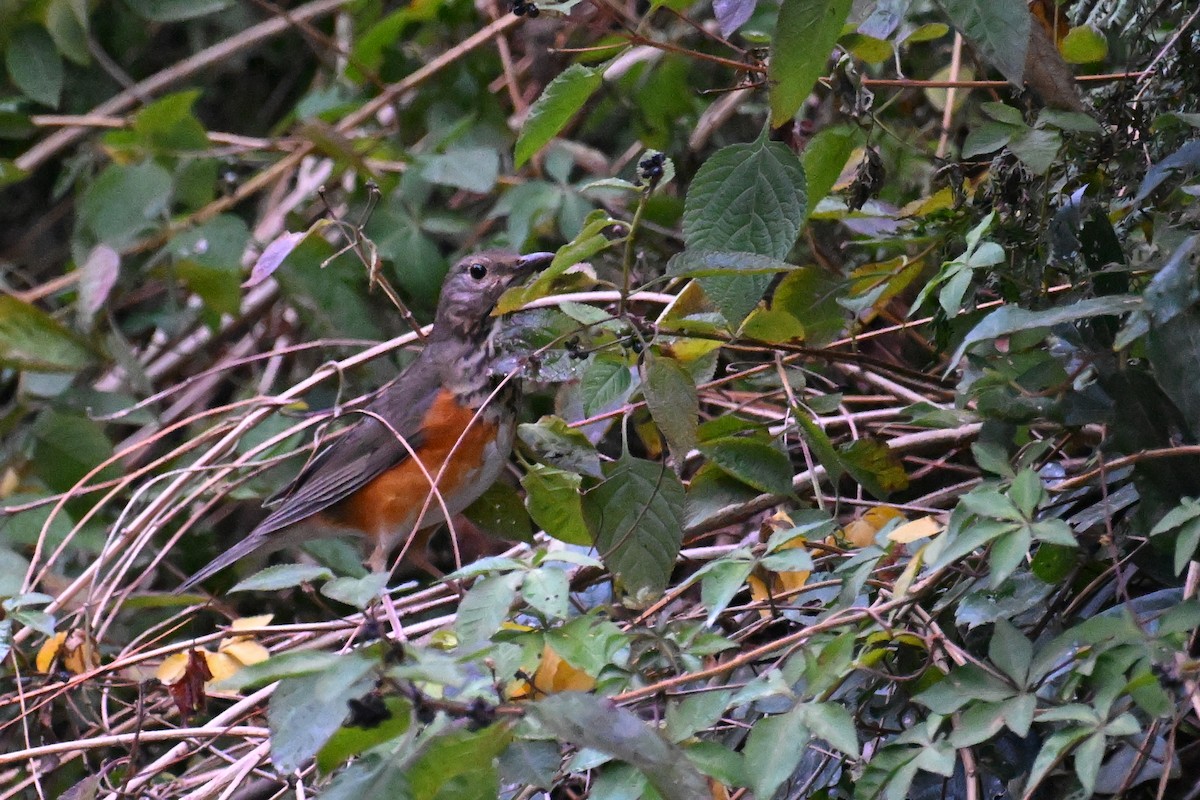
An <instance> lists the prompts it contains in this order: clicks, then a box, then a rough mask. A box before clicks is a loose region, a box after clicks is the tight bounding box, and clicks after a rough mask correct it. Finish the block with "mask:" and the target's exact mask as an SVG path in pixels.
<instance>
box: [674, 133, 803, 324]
mask: <svg viewBox="0 0 1200 800" xmlns="http://www.w3.org/2000/svg"><path fill="white" fill-rule="evenodd" d="M806 203H807V190H806V186H805V180H804V167H803V166H802V165H801V163H800V160H799V159H798V158H797V157H796V155H795V153H793V152H792V151H791V150H789V149H788V148H787V147H786V146H784V145H783V144H780V143H779V142H771V141H769V140H767V138H766V137H765V136H762V137H759V138H758V139H757V140H755V141H754V142H750V143H747V144H736V145H730V146H729V147H725V148H723V149H721V150H718V151H717V152H716V153H714V154H713V155H712V156H711V157H710V158H709V159H708V160H707V161H705V162H704V164H703V165H701V167H700V169H699V170H698V171H697V173H696V177H695V179H693V181H692V185H691V188H689V189H688V193H687V199H686V200H685V202H684V212H683V230H684V238H685V240H686V242H687V246H688V248H689V249H695V250H709V251H735V252H746V253H754V254H757V255H760V256H767V257H769V258H774V259H778V260H780V261H782V260H784V259H785V258H787V255H788V253H789V252H790V251H791V249H792V246H793V245H794V244H795V242H796V237H797V236H798V235H799V233H800V229H801V227H802V226H803V224H804V218H805V212H806V208H807V206H806ZM770 281H771V277H770V276H769V275H737V276H713V277H708V278H701V279H700V284H701V286H703V287H704V291H705V293H706V294H707V295H708V296H709V297H710V298H712V299H713V301H714V302H716V303H717V305H718V307H719V308H720V309H721V313H722V314H723V315H724V316H725V318H726V320H728V322H729V323H730V324H731V325H734V326H736V325H739V324H741V322H742V320H743V319H745V317H746V315H747V314H749V313H750V311H751V309H753V308H754V306H755V305H756V304H757V303H758V301H759V299H761V298H762V295H763V292H765V291H766V290H767V287H768V286H769V285H770Z"/></svg>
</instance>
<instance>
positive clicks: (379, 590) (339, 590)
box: [321, 572, 391, 609]
mask: <svg viewBox="0 0 1200 800" xmlns="http://www.w3.org/2000/svg"><path fill="white" fill-rule="evenodd" d="M389 578H391V575H390V574H389V573H387V572H372V573H369V574H367V575H364V576H362V577H361V578H334V579H333V580H331V581H329V582H327V583H325V584H322V586H321V594H323V595H325V596H326V597H328V598H329V599H330V600H336V601H338V602H339V603H345V604H346V605H348V606H354V607H355V608H357V609H365V608H366V607H367V606H369V605H370V604H371V603H373V602H375V601H376V600H378V599H379V598H380V597H381V596H382V595H383V593H384V590H385V589H386V588H387V584H388V579H389Z"/></svg>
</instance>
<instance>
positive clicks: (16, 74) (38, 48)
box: [4, 24, 63, 108]
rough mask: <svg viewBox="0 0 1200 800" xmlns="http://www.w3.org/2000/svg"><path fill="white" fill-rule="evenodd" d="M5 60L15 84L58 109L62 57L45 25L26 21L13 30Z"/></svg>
mask: <svg viewBox="0 0 1200 800" xmlns="http://www.w3.org/2000/svg"><path fill="white" fill-rule="evenodd" d="M4 61H5V65H6V66H7V67H8V76H9V77H10V78H12V82H13V84H15V85H16V87H17V88H18V89H20V90H21V91H22V92H23V93H24V94H25V95H26V96H27V97H29V98H30V99H32V100H36V101H37V102H39V103H41V104H42V105H45V106H50V107H51V108H58V102H59V100H60V98H61V97H62V88H63V63H62V56H60V55H59V54H58V49H57V48H56V47H55V46H54V40H53V39H51V38H50V34H49V33H47V32H46V29H45V28H43V27H41V26H40V25H32V24H26V25H22V26H20V27H19V28H17V29H16V30H15V31H13V32H12V36H11V37H10V38H9V40H8V48H7V49H6V51H5V53H4Z"/></svg>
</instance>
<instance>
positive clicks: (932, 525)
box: [887, 517, 942, 544]
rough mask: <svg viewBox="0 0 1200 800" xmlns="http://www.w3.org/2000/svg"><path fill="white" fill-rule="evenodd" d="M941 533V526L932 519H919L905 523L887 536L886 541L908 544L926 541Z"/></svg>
mask: <svg viewBox="0 0 1200 800" xmlns="http://www.w3.org/2000/svg"><path fill="white" fill-rule="evenodd" d="M941 532H942V524H941V523H940V522H938V521H937V520H936V519H934V518H933V517H921V518H920V519H914V520H913V521H912V522H906V523H904V524H903V525H901V526H900V527H898V528H896V529H895V530H893V531H892V532H891V533H889V534H888V535H887V538H888V541H890V542H900V543H901V544H908V543H909V542H915V541H917V540H918V539H927V538H929V537H931V536H937V535H938V534H939V533H941Z"/></svg>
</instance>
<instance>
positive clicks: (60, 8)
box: [46, 0, 92, 66]
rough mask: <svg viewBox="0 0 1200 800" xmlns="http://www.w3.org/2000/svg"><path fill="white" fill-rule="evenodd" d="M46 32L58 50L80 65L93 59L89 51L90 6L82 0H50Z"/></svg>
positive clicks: (47, 7)
mask: <svg viewBox="0 0 1200 800" xmlns="http://www.w3.org/2000/svg"><path fill="white" fill-rule="evenodd" d="M46 32H47V33H49V34H50V38H51V39H53V40H54V46H55V47H56V48H58V52H60V53H62V54H63V55H64V56H66V57H67V58H69V59H71V60H72V61H74V62H75V63H76V64H79V65H80V66H87V65H88V64H90V63H91V61H92V54H91V53H89V52H88V43H87V35H88V8H87V3H85V2H80V0H50V4H49V5H48V6H46Z"/></svg>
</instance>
